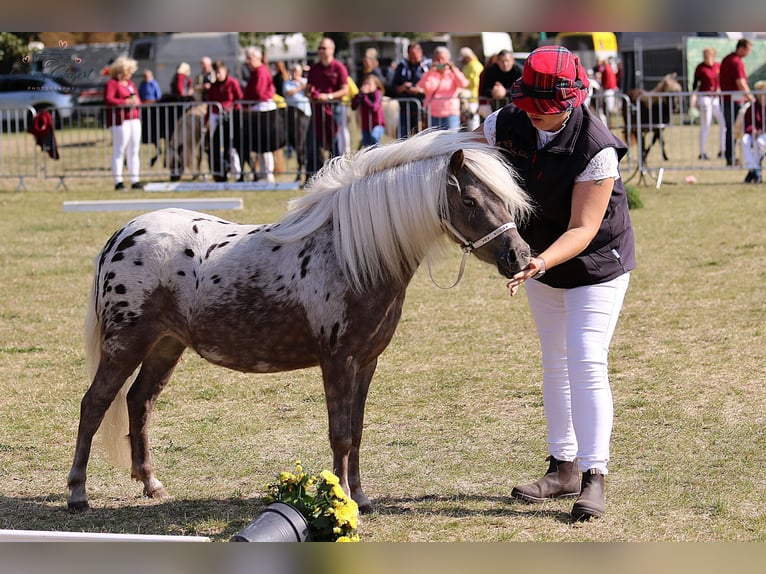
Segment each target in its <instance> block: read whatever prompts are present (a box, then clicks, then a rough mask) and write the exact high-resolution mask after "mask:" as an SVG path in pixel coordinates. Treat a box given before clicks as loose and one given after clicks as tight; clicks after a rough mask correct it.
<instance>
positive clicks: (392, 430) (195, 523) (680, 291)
mask: <svg viewBox="0 0 766 574" xmlns="http://www.w3.org/2000/svg"><path fill="white" fill-rule="evenodd" d="M15 184H16V182H15V181H12V180H10V179H9V180H4V181H0V186H1V187H0V213H2V215H1V216H0V237H2V242H0V262H2V297H1V298H0V410H1V411H2V414H3V423H2V425H0V469H1V473H0V475H1V476H2V477H3V479H2V483H1V484H2V486H1V487H0V528H3V529H9V528H11V529H31V530H62V531H87V532H120V533H145V534H193V535H206V536H210V537H211V538H213V539H214V540H221V541H223V540H228V539H229V538H230V537H231V536H232V535H233V534H234V533H236V532H237V531H238V530H240V529H241V528H242V527H243V526H244V525H245V524H247V523H248V522H249V521H251V520H252V519H253V518H254V517H255V515H256V514H257V513H258V511H259V509H260V508H261V507H262V505H263V503H262V501H261V497H262V496H263V495H264V493H265V490H266V488H265V487H266V484H267V483H268V482H269V481H271V480H272V479H273V477H274V475H275V474H276V473H278V472H279V471H281V470H291V469H292V468H293V461H294V460H295V459H300V460H302V461H303V464H304V466H305V467H306V468H307V469H309V470H314V471H319V470H321V469H324V468H329V467H330V466H331V453H330V449H329V442H328V440H327V417H326V411H325V407H324V398H323V395H322V388H321V381H320V378H319V373H318V371H317V370H315V369H309V370H306V371H297V372H290V373H284V374H277V375H244V374H241V373H235V372H232V371H227V370H224V369H221V368H219V367H214V366H213V365H210V364H209V363H206V362H205V361H203V360H202V359H200V358H199V357H198V356H196V355H195V354H194V353H193V352H187V354H186V356H185V360H184V362H183V363H182V364H181V365H180V366H179V368H178V369H177V371H176V374H175V375H174V377H173V379H172V380H171V383H170V384H169V386H168V388H167V389H166V390H165V392H164V393H163V394H162V395H161V397H160V400H159V403H158V405H157V408H156V410H155V414H154V417H153V420H152V422H151V427H150V429H151V438H152V440H153V442H152V452H153V457H154V464H155V469H156V471H157V475H158V477H159V478H160V480H162V481H163V483H164V484H165V486H166V487H167V489H168V491H169V492H170V493H171V495H173V497H174V498H173V499H172V500H170V501H166V502H156V501H152V500H148V499H145V498H142V496H141V485H140V484H139V483H136V482H133V481H132V480H131V478H130V474H129V471H127V470H125V469H117V468H114V467H112V466H111V465H110V464H109V463H108V462H107V461H106V458H105V456H103V455H102V453H101V452H100V451H98V450H94V453H93V456H92V458H91V463H90V465H89V481H88V490H89V495H90V500H91V505H92V507H93V509H92V510H91V511H90V512H87V513H84V514H72V513H69V512H67V511H66V475H67V473H68V471H69V467H70V465H71V462H72V455H73V452H74V440H75V434H76V428H77V422H78V418H79V403H80V400H81V398H82V396H83V394H84V392H85V390H86V389H87V385H88V381H86V380H85V376H84V359H83V355H84V354H83V349H82V347H83V344H82V327H83V321H84V316H85V306H86V300H87V296H88V288H89V285H90V282H91V265H92V260H93V258H94V257H95V256H96V254H97V253H98V252H99V250H100V249H101V248H102V246H103V245H104V243H105V242H106V240H107V239H108V238H109V236H110V235H111V234H112V233H113V232H114V231H115V230H116V229H117V228H118V227H119V226H121V225H122V224H124V223H125V222H127V221H128V220H129V219H130V218H131V217H133V215H135V213H131V212H90V213H65V212H64V211H63V209H62V201H64V200H88V199H112V198H116V197H117V195H116V194H115V193H114V192H113V191H112V185H111V183H110V182H109V181H108V179H103V180H100V181H93V180H90V181H87V182H84V183H83V182H77V181H70V182H68V189H69V191H66V192H56V191H53V190H52V187H53V184H55V182H54V181H47V182H45V183H44V184H38V183H37V182H36V181H28V182H27V187H28V188H29V189H28V191H24V192H20V193H19V192H16V191H14V188H15ZM296 193H299V192H244V193H234V194H233V193H232V192H231V191H229V192H220V193H206V194H204V195H203V194H201V193H198V194H194V193H188V194H183V197H193V196H195V195H196V196H199V197H202V196H204V197H211V196H216V195H218V196H231V195H241V196H242V197H244V200H245V209H244V210H242V211H232V212H216V213H217V214H218V215H220V216H222V217H226V218H229V219H233V220H235V221H241V222H268V221H274V220H276V219H278V218H279V217H280V216H281V215H282V214H283V213H284V210H285V205H286V201H287V200H288V199H289V198H290V197H291V196H292V195H294V194H296ZM764 193H766V186H746V185H731V184H730V185H711V184H709V185H696V186H693V185H667V186H663V187H662V188H661V189H660V190H656V189H654V188H653V187H649V188H642V189H641V196H642V199H643V203H644V207H643V208H642V209H639V210H635V211H633V212H632V214H633V221H634V225H635V229H636V237H637V255H638V268H637V269H636V271H635V272H634V273H633V276H632V280H631V287H630V289H629V291H628V296H627V298H626V303H625V307H624V310H623V315H622V318H621V320H620V322H619V324H618V328H617V332H616V334H615V338H614V341H613V346H612V353H611V365H610V372H611V378H612V386H613V393H614V402H615V428H614V434H613V440H612V462H611V464H610V475H609V477H608V480H607V514H606V516H605V517H604V518H603V519H601V520H598V521H594V522H591V523H586V524H572V523H571V522H570V521H569V518H568V513H569V510H570V508H571V504H572V502H571V501H569V502H563V501H561V502H558V501H557V502H549V503H545V504H542V505H536V506H528V505H526V504H522V503H519V502H516V501H513V500H511V499H510V496H509V495H510V491H511V488H512V487H513V486H514V485H515V484H517V483H519V482H521V481H527V480H528V479H531V478H536V477H537V476H538V475H539V474H540V473H541V472H543V471H544V470H545V462H544V458H545V456H546V454H547V453H546V446H545V427H544V418H543V412H542V399H541V393H540V376H541V373H540V358H539V349H538V346H537V339H536V335H535V333H534V328H533V325H532V321H531V317H530V314H529V310H528V308H527V304H526V301H525V298H524V297H523V296H520V297H516V298H514V299H510V298H509V297H508V295H507V291H506V289H505V287H504V285H505V280H504V279H503V278H502V277H500V276H499V275H498V274H497V271H496V270H495V269H494V268H492V267H490V266H487V265H484V264H481V263H480V262H479V261H478V260H475V259H471V261H470V263H469V265H468V268H467V270H466V274H465V277H464V279H463V281H462V282H461V284H460V285H459V287H457V288H456V289H453V290H451V291H443V290H440V289H437V288H436V287H435V286H434V285H433V284H432V283H431V281H430V279H429V278H428V273H427V272H426V270H425V268H423V269H421V270H420V271H419V272H418V274H417V275H416V276H415V279H414V281H413V282H412V284H411V286H410V289H409V291H408V299H407V302H406V304H405V309H404V314H403V319H402V321H401V323H400V326H399V329H398V331H397V333H396V335H395V337H394V340H393V342H392V344H391V345H390V347H389V348H388V349H387V350H386V351H385V352H384V353H383V355H382V356H381V358H380V361H379V366H378V370H377V374H376V376H375V378H374V379H373V383H372V387H371V391H370V396H369V400H368V405H367V416H366V421H365V434H364V440H363V445H362V447H363V450H362V479H363V484H364V485H365V489H366V492H367V494H368V495H369V496H370V497H371V498H372V499H373V502H374V503H375V504H376V506H377V510H376V512H375V513H373V514H372V515H367V516H365V517H363V519H362V521H361V524H360V528H359V533H360V535H361V537H362V540H363V541H376V542H383V541H385V542H397V541H514V542H525V541H538V542H543V541H559V542H574V541H646V542H658V541H727V542H730V541H763V540H766V497H765V496H764V494H763V493H764V488H765V487H766V474H764V472H763V469H762V468H761V467H760V465H761V464H764V454H763V453H764V452H765V451H766V431H764V429H766V424H765V423H766V384H765V383H766V322H765V319H766V297H765V296H764V287H763V285H764V283H765V280H766V271H765V270H766V201H764ZM147 195H150V194H140V193H125V194H120V195H119V197H120V198H129V197H146V196H147ZM151 197H159V196H158V195H151ZM162 197H169V196H168V195H163V196H162ZM172 197H181V194H174V195H172ZM459 259H460V251H459V249H458V248H457V247H455V249H454V252H453V253H451V254H450V255H449V256H448V257H446V258H445V259H444V260H443V261H441V262H439V263H438V264H437V265H436V266H435V267H434V275H435V277H436V279H437V280H438V281H439V283H441V284H449V283H451V282H452V280H454V278H455V276H456V273H457V269H458V266H459Z"/></svg>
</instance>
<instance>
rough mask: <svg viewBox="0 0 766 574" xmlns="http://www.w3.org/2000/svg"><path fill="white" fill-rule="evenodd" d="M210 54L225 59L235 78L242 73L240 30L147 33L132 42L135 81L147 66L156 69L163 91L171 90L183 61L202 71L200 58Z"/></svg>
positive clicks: (212, 56)
mask: <svg viewBox="0 0 766 574" xmlns="http://www.w3.org/2000/svg"><path fill="white" fill-rule="evenodd" d="M205 56H208V57H209V58H210V59H212V60H213V61H214V62H215V61H216V60H221V61H222V62H224V63H225V64H226V67H227V68H228V69H229V75H230V76H231V77H233V78H240V77H241V76H242V68H243V65H244V62H245V55H244V50H243V49H242V47H241V46H240V43H239V33H238V32H188V33H187V32H181V33H173V34H157V35H156V36H145V37H143V38H138V39H136V40H133V41H132V42H131V43H130V57H131V58H133V59H134V60H136V61H137V62H138V70H137V71H136V74H135V77H134V81H136V83H138V82H139V81H140V80H141V77H142V75H143V72H144V70H146V69H149V70H151V71H152V72H153V73H154V78H155V79H156V80H157V81H158V82H159V84H160V88H161V89H162V92H163V93H166V92H168V91H170V83H171V81H172V80H173V75H174V74H175V73H176V68H178V64H180V63H181V62H186V63H188V64H189V65H190V66H191V69H192V74H193V75H196V73H198V71H199V61H200V59H202V58H203V57H205Z"/></svg>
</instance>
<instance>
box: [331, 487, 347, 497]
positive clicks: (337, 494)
mask: <svg viewBox="0 0 766 574" xmlns="http://www.w3.org/2000/svg"><path fill="white" fill-rule="evenodd" d="M332 494H333V496H334V497H335V498H337V499H338V500H343V501H345V500H348V497H347V496H346V493H345V492H344V491H343V489H342V488H341V487H340V484H333V486H332Z"/></svg>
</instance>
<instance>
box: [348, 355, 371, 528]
mask: <svg viewBox="0 0 766 574" xmlns="http://www.w3.org/2000/svg"><path fill="white" fill-rule="evenodd" d="M377 364H378V359H377V358H375V359H373V360H372V362H371V363H370V364H368V365H367V366H366V367H364V368H362V369H360V370H359V372H358V373H357V378H356V384H355V385H354V399H353V404H352V409H353V410H352V411H351V454H350V455H349V462H348V473H349V475H348V482H349V487H350V488H351V498H353V499H354V500H355V501H356V503H357V505H358V506H359V511H360V512H362V513H367V512H372V502H370V499H369V498H367V495H365V494H364V490H362V478H361V474H360V472H359V448H360V446H361V444H362V429H363V427H364V407H365V404H366V402H367V391H368V390H369V388H370V381H371V380H372V376H373V375H374V374H375V367H376V366H377Z"/></svg>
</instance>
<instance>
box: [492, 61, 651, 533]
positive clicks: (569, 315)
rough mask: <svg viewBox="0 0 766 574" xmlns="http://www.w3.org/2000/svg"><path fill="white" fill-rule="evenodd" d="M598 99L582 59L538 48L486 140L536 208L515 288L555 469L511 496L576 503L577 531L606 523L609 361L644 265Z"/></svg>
mask: <svg viewBox="0 0 766 574" xmlns="http://www.w3.org/2000/svg"><path fill="white" fill-rule="evenodd" d="M587 89H588V79H587V76H586V70H585V68H584V67H583V66H582V65H581V64H580V62H579V59H578V58H577V56H575V55H573V54H572V53H571V52H569V51H568V50H567V49H566V48H564V47H563V46H543V47H540V48H537V49H536V50H534V51H533V52H532V53H531V54H530V55H529V57H528V58H527V60H526V62H525V64H524V70H523V74H522V77H521V78H520V79H518V80H517V81H516V82H515V83H514V85H513V87H512V89H511V96H512V100H513V103H512V104H510V105H508V106H505V107H503V108H502V109H500V110H498V111H497V112H494V113H493V114H491V115H490V116H489V117H487V119H486V120H485V121H484V124H483V126H482V127H480V128H479V130H481V133H483V135H484V136H485V138H486V139H487V141H488V142H489V143H491V144H494V145H497V146H498V147H500V148H501V149H503V150H504V151H505V152H506V153H507V157H508V159H509V161H510V162H511V164H512V165H513V167H514V168H515V170H516V172H517V173H518V174H519V175H520V179H521V184H522V186H523V187H524V188H525V190H526V191H527V192H528V193H529V194H530V196H531V198H532V200H533V201H534V202H535V203H536V204H537V210H536V212H535V214H534V215H533V216H532V217H531V218H530V219H529V220H527V221H524V222H521V224H520V225H519V232H520V233H521V236H522V237H523V238H524V239H525V240H526V241H527V242H528V243H529V246H530V248H531V249H532V253H534V254H535V256H534V257H532V258H531V260H530V262H529V265H528V266H527V267H526V268H525V269H523V270H522V271H520V272H519V273H517V274H516V275H514V276H513V277H512V278H511V281H510V282H509V283H508V287H509V289H510V294H511V296H513V295H515V294H516V292H517V291H518V289H519V288H520V287H521V285H524V286H525V290H526V295H527V300H528V302H529V307H530V309H531V311H532V317H533V319H534V321H535V325H536V327H537V333H538V337H539V339H540V347H541V351H542V364H543V383H542V394H543V410H544V412H545V420H546V424H547V427H548V435H547V437H548V453H549V456H548V459H547V460H548V462H549V465H548V471H547V472H546V474H545V476H543V478H541V479H539V480H537V481H535V482H532V483H529V484H524V485H521V486H517V487H515V488H514V489H513V490H512V491H511V496H513V497H514V498H518V499H521V500H524V501H526V502H542V501H545V500H548V499H551V498H566V497H573V498H575V497H576V499H577V500H576V502H575V503H574V506H573V507H572V517H573V518H574V519H575V520H587V519H590V518H597V517H599V516H602V515H603V514H604V512H605V507H606V502H605V494H604V476H605V475H606V474H607V463H608V462H609V449H610V440H611V433H612V424H613V416H614V412H613V411H614V406H613V403H612V393H611V388H610V384H609V369H608V361H607V359H608V350H609V344H610V340H611V338H612V334H613V333H614V329H615V325H616V323H617V318H618V316H619V313H620V310H621V308H622V303H623V298H624V296H625V293H626V291H627V289H628V283H629V277H630V271H631V270H632V269H633V268H634V267H635V264H636V261H635V247H634V239H633V227H632V225H631V221H630V215H629V213H628V201H627V196H626V193H625V188H624V185H623V182H622V179H621V177H620V171H619V161H620V159H621V158H622V157H624V156H625V155H626V154H627V151H628V148H627V146H626V145H625V144H624V143H623V142H621V141H620V140H619V139H617V137H615V136H614V135H613V134H612V132H611V131H609V129H608V128H607V127H606V126H605V125H604V123H603V122H601V121H600V120H599V119H598V118H597V117H596V116H594V115H593V114H592V113H591V112H590V110H589V109H588V108H587V107H585V106H583V105H582V103H583V102H584V100H585V98H586V96H587Z"/></svg>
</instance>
